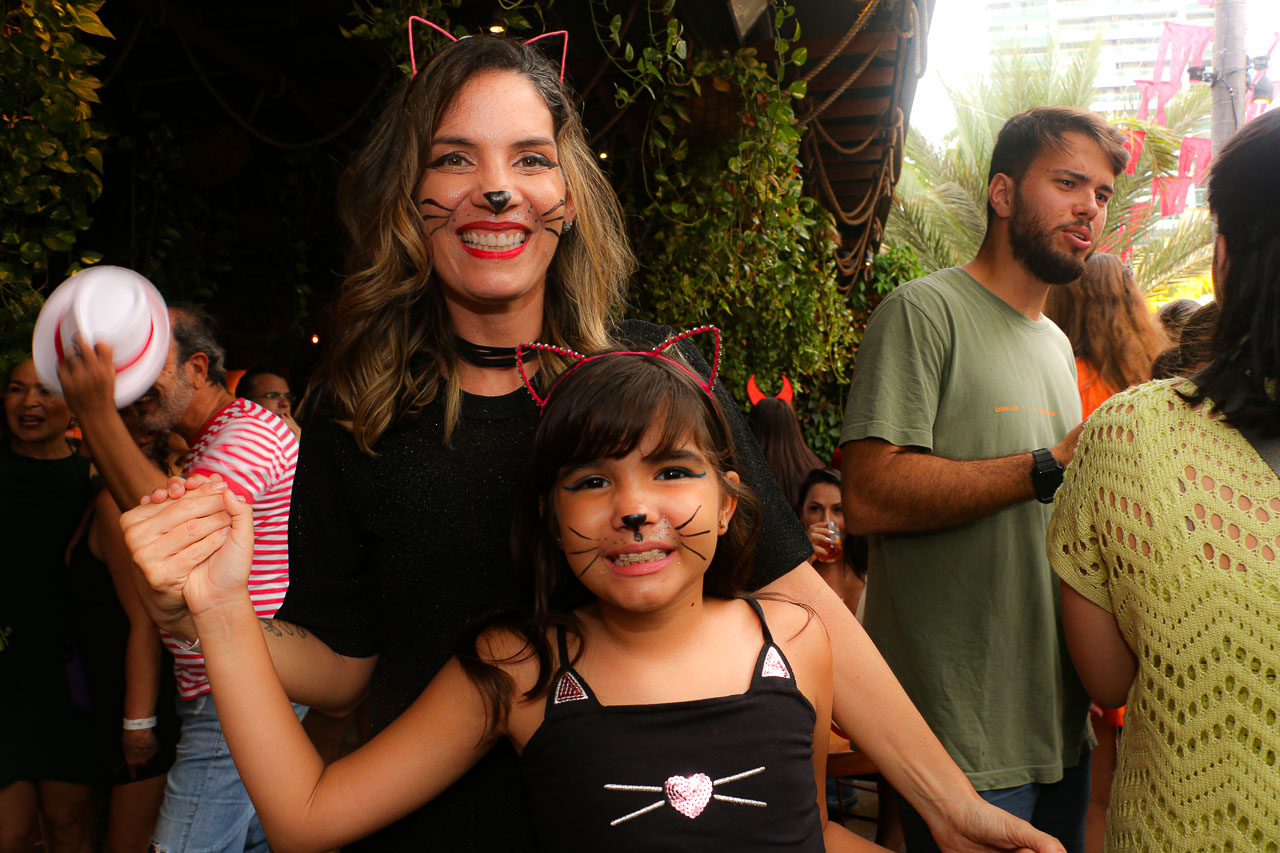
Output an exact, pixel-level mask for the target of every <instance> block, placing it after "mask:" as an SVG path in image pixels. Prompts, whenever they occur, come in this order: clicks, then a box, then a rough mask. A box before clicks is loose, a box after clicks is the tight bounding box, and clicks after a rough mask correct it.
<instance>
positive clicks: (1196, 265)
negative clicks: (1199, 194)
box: [1133, 210, 1213, 292]
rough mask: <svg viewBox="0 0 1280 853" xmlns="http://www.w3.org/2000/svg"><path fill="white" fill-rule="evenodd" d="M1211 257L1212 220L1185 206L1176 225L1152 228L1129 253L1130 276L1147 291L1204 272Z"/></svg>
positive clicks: (1201, 211) (1155, 289) (1206, 215)
mask: <svg viewBox="0 0 1280 853" xmlns="http://www.w3.org/2000/svg"><path fill="white" fill-rule="evenodd" d="M1212 261H1213V221H1212V220H1211V219H1210V217H1209V214H1208V213H1207V212H1205V211H1203V210H1189V211H1187V212H1186V213H1184V214H1183V215H1182V217H1181V218H1180V219H1179V221H1178V225H1177V227H1176V229H1174V230H1172V231H1164V230H1156V231H1154V232H1153V233H1152V234H1151V235H1150V236H1149V237H1148V238H1147V239H1146V240H1145V241H1144V242H1143V243H1142V244H1141V245H1140V246H1138V247H1136V248H1135V250H1134V253H1133V277H1134V279H1135V280H1136V281H1137V282H1138V285H1139V286H1140V287H1141V288H1142V289H1143V290H1146V291H1148V292H1150V291H1158V290H1160V289H1161V288H1165V287H1168V286H1169V285H1170V284H1172V283H1174V282H1176V281H1178V280H1181V279H1186V278H1190V277H1192V276H1197V275H1204V274H1205V273H1206V272H1208V271H1209V267H1210V265H1211V263H1212Z"/></svg>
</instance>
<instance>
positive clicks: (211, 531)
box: [120, 477, 253, 639]
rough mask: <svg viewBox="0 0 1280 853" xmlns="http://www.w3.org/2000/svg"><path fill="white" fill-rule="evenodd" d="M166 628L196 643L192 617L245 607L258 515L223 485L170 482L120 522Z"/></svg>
mask: <svg viewBox="0 0 1280 853" xmlns="http://www.w3.org/2000/svg"><path fill="white" fill-rule="evenodd" d="M120 526H121V527H122V528H123V529H124V536H125V542H126V543H127V544H128V545H129V550H130V551H131V552H132V553H133V560H134V562H135V563H136V564H137V566H138V568H139V569H140V570H141V572H142V576H143V578H144V579H145V580H146V583H147V586H146V587H145V588H140V590H139V592H140V594H141V595H142V599H143V603H144V604H145V605H146V607H147V611H148V612H149V613H150V614H151V617H152V618H153V619H154V620H155V621H156V624H157V625H159V626H160V627H161V628H164V629H165V630H168V631H170V632H171V633H173V634H175V635H177V636H179V637H186V638H187V639H191V638H192V637H194V636H195V632H194V630H193V626H192V624H191V621H190V620H191V617H192V616H199V615H201V614H202V613H205V612H208V611H210V610H212V609H216V608H217V607H219V606H220V605H222V604H225V603H228V602H233V601H240V600H245V599H247V597H248V593H247V586H246V585H247V582H248V578H249V569H250V567H251V566H252V564H253V510H252V508H251V507H250V506H249V505H248V504H247V503H245V502H244V501H243V500H242V499H240V498H239V497H238V496H236V495H235V494H234V493H233V492H232V491H230V490H229V489H228V488H227V484H226V483H225V482H223V481H222V480H221V479H219V478H217V477H214V478H209V479H206V478H200V479H198V480H197V479H196V478H192V479H189V480H185V481H184V480H181V479H178V478H174V479H173V480H170V482H169V485H168V487H167V488H166V489H163V490H161V489H157V490H156V492H155V493H154V494H152V495H148V496H146V497H144V498H143V499H142V503H141V505H139V506H137V507H135V508H134V509H131V510H129V511H128V512H126V513H124V514H123V515H122V516H121V517H120Z"/></svg>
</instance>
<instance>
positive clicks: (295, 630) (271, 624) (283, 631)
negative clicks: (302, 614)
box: [258, 617, 307, 640]
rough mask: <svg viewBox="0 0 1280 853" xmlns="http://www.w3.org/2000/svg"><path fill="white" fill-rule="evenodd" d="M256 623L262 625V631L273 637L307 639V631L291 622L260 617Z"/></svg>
mask: <svg viewBox="0 0 1280 853" xmlns="http://www.w3.org/2000/svg"><path fill="white" fill-rule="evenodd" d="M258 621H259V622H260V623H262V630H263V631H266V632H267V633H268V634H270V635H271V636H273V637H297V638H298V639H300V640H303V639H306V637H307V629H306V628H303V627H302V626H301V625H294V624H293V623H292V622H284V621H281V620H277V619H266V618H262V617H259V618H258Z"/></svg>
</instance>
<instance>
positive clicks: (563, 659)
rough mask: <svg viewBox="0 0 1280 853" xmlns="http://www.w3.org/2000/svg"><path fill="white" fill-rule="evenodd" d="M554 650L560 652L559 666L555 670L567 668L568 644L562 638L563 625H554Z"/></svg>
mask: <svg viewBox="0 0 1280 853" xmlns="http://www.w3.org/2000/svg"><path fill="white" fill-rule="evenodd" d="M556 650H557V651H558V652H560V666H559V667H557V671H560V670H565V669H568V668H569V644H568V642H566V641H565V638H564V626H563V625H557V626H556Z"/></svg>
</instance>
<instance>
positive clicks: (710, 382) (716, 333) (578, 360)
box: [516, 326, 720, 411]
mask: <svg viewBox="0 0 1280 853" xmlns="http://www.w3.org/2000/svg"><path fill="white" fill-rule="evenodd" d="M703 332H710V333H711V334H712V336H713V340H714V342H715V344H714V345H715V351H714V353H713V355H712V356H711V376H710V377H708V378H707V379H703V378H702V377H701V376H699V375H698V374H696V373H694V372H693V371H692V370H690V369H689V368H688V367H686V366H685V365H683V364H681V363H680V362H678V361H676V360H675V359H672V358H668V357H667V356H665V355H663V353H664V352H665V351H666V350H667V349H669V348H670V347H672V346H674V345H675V344H678V343H680V341H683V340H685V339H686V338H691V337H693V336H694V335H698V334H701V333H703ZM526 350H545V351H547V352H553V353H555V354H556V355H562V356H564V357H565V358H569V359H572V361H573V364H571V365H569V368H568V369H567V370H565V372H564V373H561V374H560V375H559V376H558V377H556V381H555V382H554V383H552V385H551V390H550V391H548V392H547V393H546V396H544V397H539V396H538V392H537V391H535V390H533V383H532V382H530V381H529V377H528V375H527V374H526V373H525V372H524V358H523V355H524V352H525V351H526ZM615 355H647V356H649V357H650V358H657V359H661V360H662V361H665V362H668V363H670V364H674V365H675V366H676V367H678V368H680V369H681V370H683V371H684V372H685V373H687V374H689V376H690V377H691V378H692V379H693V381H694V382H697V383H698V387H699V388H701V389H702V390H703V391H706V392H707V396H708V397H710V396H712V393H711V392H712V389H713V388H714V387H715V384H716V376H717V374H719V372H720V330H719V329H717V328H716V327H715V326H699V327H698V328H696V329H690V330H688V331H687V332H681V333H680V334H678V335H673V336H671V337H669V338H667V339H666V340H665V341H663V342H662V343H660V344H658V345H657V346H656V347H654V348H653V349H651V350H645V351H627V352H605V353H600V354H599V355H583V354H582V353H579V352H574V351H573V350H571V349H568V348H566V347H561V346H556V345H554V344H538V343H532V344H520V345H519V346H517V347H516V367H517V368H518V369H519V371H520V381H521V382H523V383H524V387H525V390H527V391H528V392H529V396H530V397H532V398H533V401H534V402H535V403H537V404H538V410H539V411H542V410H544V409H546V407H547V400H549V399H551V395H552V394H553V393H555V390H556V388H558V387H560V383H561V382H563V381H564V378H565V377H566V376H568V375H569V374H570V373H573V371H575V370H577V369H578V368H579V367H581V366H582V365H584V364H586V363H587V362H588V361H595V360H596V359H600V358H609V357H610V356H615Z"/></svg>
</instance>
